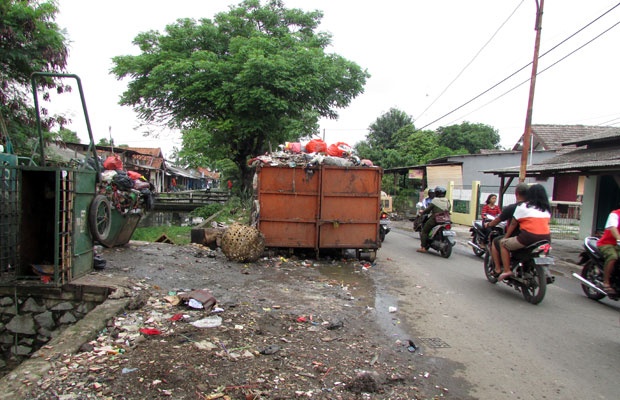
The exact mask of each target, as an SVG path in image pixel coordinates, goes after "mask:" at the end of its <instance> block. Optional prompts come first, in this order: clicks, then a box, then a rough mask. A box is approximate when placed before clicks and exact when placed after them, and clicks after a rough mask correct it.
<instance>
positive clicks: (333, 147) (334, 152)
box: [327, 142, 353, 157]
mask: <svg viewBox="0 0 620 400" xmlns="http://www.w3.org/2000/svg"><path fill="white" fill-rule="evenodd" d="M352 152H353V150H352V149H351V146H349V145H348V144H346V143H344V142H338V143H336V144H330V145H329V147H328V148H327V154H329V155H330V156H334V157H343V156H346V155H349V154H351V153H352Z"/></svg>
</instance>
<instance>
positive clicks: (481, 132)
mask: <svg viewBox="0 0 620 400" xmlns="http://www.w3.org/2000/svg"><path fill="white" fill-rule="evenodd" d="M437 133H439V144H440V145H442V146H445V147H447V148H449V149H452V150H457V149H466V150H467V152H468V153H469V154H476V153H479V152H480V150H481V149H499V148H500V146H499V142H500V137H499V134H498V133H497V130H496V129H494V128H493V127H491V126H489V125H485V124H472V123H470V122H463V123H461V124H460V125H450V126H446V127H443V126H442V127H440V128H438V129H437Z"/></svg>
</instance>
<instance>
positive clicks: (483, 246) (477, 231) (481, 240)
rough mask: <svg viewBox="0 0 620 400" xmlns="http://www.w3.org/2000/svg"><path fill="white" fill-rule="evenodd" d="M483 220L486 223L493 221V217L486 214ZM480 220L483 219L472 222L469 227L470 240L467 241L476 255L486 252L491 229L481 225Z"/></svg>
mask: <svg viewBox="0 0 620 400" xmlns="http://www.w3.org/2000/svg"><path fill="white" fill-rule="evenodd" d="M484 220H485V221H486V222H487V223H488V222H491V221H493V217H490V216H486V217H485V218H484ZM482 221H483V220H476V221H473V222H472V224H471V228H469V231H470V232H471V240H470V241H469V242H467V244H468V245H470V246H471V248H472V249H473V250H474V254H475V255H477V256H478V257H483V256H484V254H485V253H486V251H487V243H488V241H489V234H490V233H491V229H489V228H484V227H483V226H482Z"/></svg>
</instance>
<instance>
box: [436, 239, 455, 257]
mask: <svg viewBox="0 0 620 400" xmlns="http://www.w3.org/2000/svg"><path fill="white" fill-rule="evenodd" d="M440 246H441V247H440V248H439V254H441V256H442V257H443V258H448V257H450V254H452V245H451V244H450V242H449V241H448V239H445V240H443V241H442V242H441V244H440Z"/></svg>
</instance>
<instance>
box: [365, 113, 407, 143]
mask: <svg viewBox="0 0 620 400" xmlns="http://www.w3.org/2000/svg"><path fill="white" fill-rule="evenodd" d="M408 125H411V126H413V118H412V117H411V116H410V115H407V113H405V112H404V111H401V110H399V109H397V108H390V110H389V111H388V112H386V113H384V114H382V115H381V116H379V117H378V118H377V119H376V120H375V122H373V123H372V124H370V126H369V127H368V135H367V136H366V139H367V140H368V142H369V143H370V145H371V146H372V147H374V148H384V149H392V148H394V146H395V145H396V143H394V139H393V137H394V135H395V134H396V132H398V130H399V129H401V128H404V127H405V126H408Z"/></svg>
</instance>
